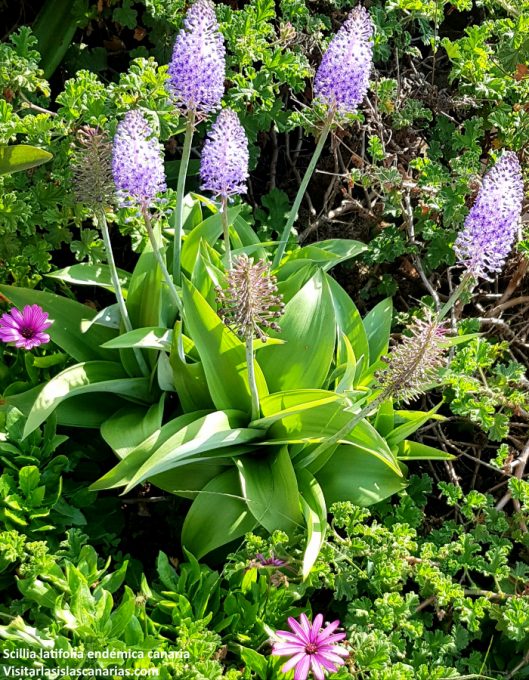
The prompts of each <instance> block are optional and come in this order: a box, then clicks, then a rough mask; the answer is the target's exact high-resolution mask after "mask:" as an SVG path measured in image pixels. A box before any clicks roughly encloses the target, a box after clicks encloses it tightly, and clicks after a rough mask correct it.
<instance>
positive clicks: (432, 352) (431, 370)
mask: <svg viewBox="0 0 529 680" xmlns="http://www.w3.org/2000/svg"><path fill="white" fill-rule="evenodd" d="M408 330H409V331H410V332H411V335H406V336H404V337H403V338H402V340H401V342H400V343H399V344H398V345H396V346H395V347H393V349H392V350H391V351H390V353H389V356H388V357H386V358H385V360H386V362H387V363H388V367H387V368H386V369H384V370H383V371H380V372H379V373H378V374H377V381H378V385H379V387H381V388H382V389H383V390H384V393H385V394H386V395H388V396H393V397H395V399H401V400H402V401H405V402H408V401H411V400H412V399H414V398H415V397H417V396H418V395H419V394H421V393H422V392H424V390H425V388H426V386H427V385H428V383H431V382H432V381H434V380H435V379H436V377H437V374H438V372H439V370H440V369H441V368H443V367H444V366H446V361H447V358H446V351H447V349H448V347H447V343H446V341H445V337H446V334H447V333H448V330H449V329H448V327H447V325H446V323H441V322H439V321H438V320H437V319H436V318H435V317H434V316H433V315H432V313H431V312H429V311H428V312H427V314H426V318H425V319H424V320H423V319H414V320H413V322H412V323H411V324H410V326H409V328H408Z"/></svg>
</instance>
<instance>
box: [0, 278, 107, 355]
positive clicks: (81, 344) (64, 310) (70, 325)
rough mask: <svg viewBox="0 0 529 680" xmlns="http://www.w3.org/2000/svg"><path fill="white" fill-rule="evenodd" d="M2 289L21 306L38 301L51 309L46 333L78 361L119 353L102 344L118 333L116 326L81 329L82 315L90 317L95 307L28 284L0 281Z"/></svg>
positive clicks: (48, 309)
mask: <svg viewBox="0 0 529 680" xmlns="http://www.w3.org/2000/svg"><path fill="white" fill-rule="evenodd" d="M0 293H1V294H2V295H4V296H5V297H6V298H7V299H8V300H9V301H10V302H12V303H13V304H14V305H15V306H16V307H18V308H19V309H21V308H22V307H24V306H25V305H33V304H37V305H40V306H41V307H42V309H43V310H44V311H45V312H48V314H49V318H50V319H53V324H52V325H51V326H50V328H49V329H48V330H47V333H49V335H50V338H51V339H52V340H53V342H54V343H55V344H56V345H58V346H59V347H60V348H61V349H63V350H64V351H65V352H66V353H67V354H69V355H70V356H71V357H73V358H74V359H75V360H76V361H91V360H92V359H109V360H112V359H114V358H115V357H116V354H115V353H114V352H111V351H110V350H107V349H102V348H101V347H100V345H102V344H103V343H104V342H106V341H107V340H110V339H111V338H113V337H115V335H116V332H115V331H114V330H112V329H110V328H104V327H103V326H93V327H92V328H90V330H89V331H87V332H86V333H83V332H82V330H81V323H82V321H83V319H88V320H91V319H93V318H94V317H95V316H96V312H95V310H93V309H91V308H90V307H87V306H86V305H82V304H80V303H79V302H75V300H70V299H68V298H64V297H61V296H59V295H55V294H53V293H46V292H44V291H40V290H30V289H29V288H17V287H15V286H5V285H0Z"/></svg>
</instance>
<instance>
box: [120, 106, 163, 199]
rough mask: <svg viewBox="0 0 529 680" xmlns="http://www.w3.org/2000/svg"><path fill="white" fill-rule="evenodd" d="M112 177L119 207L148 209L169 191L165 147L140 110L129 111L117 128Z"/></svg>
mask: <svg viewBox="0 0 529 680" xmlns="http://www.w3.org/2000/svg"><path fill="white" fill-rule="evenodd" d="M112 175H113V177H114V184H115V186H116V195H117V199H118V204H119V206H120V207H130V206H138V207H143V208H147V207H149V206H150V205H151V204H152V202H153V201H154V199H155V198H156V196H157V195H158V194H159V193H160V192H162V191H165V189H166V184H165V171H164V165H163V154H162V147H161V145H160V143H159V141H158V139H157V138H156V137H154V135H153V131H152V129H151V127H150V126H149V124H148V123H147V121H146V120H145V118H144V116H143V114H142V113H141V112H140V111H137V110H135V111H129V112H128V113H127V114H126V115H125V118H124V119H123V120H122V121H121V123H120V124H119V125H118V129H117V132H116V136H115V137H114V146H113V154H112Z"/></svg>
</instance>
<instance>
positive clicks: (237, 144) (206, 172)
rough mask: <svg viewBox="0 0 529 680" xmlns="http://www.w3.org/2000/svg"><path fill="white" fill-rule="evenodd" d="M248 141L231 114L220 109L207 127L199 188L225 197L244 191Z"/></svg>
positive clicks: (228, 110) (236, 118) (235, 117)
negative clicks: (200, 186)
mask: <svg viewBox="0 0 529 680" xmlns="http://www.w3.org/2000/svg"><path fill="white" fill-rule="evenodd" d="M248 160H249V154H248V140H247V139H246V134H245V132H244V128H243V126H242V125H241V123H240V121H239V118H238V116H237V114H236V113H235V111H232V110H231V109H223V110H222V111H221V112H220V113H219V115H218V118H217V120H216V121H215V122H214V123H213V125H212V126H211V130H210V132H209V134H208V136H207V139H206V142H205V144H204V149H203V150H202V159H201V162H200V178H201V180H202V189H206V190H207V191H211V192H212V193H213V194H215V195H216V196H221V197H222V198H227V197H228V196H233V195H234V194H244V193H245V192H246V180H247V179H248Z"/></svg>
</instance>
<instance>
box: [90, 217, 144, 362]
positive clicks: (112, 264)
mask: <svg viewBox="0 0 529 680" xmlns="http://www.w3.org/2000/svg"><path fill="white" fill-rule="evenodd" d="M96 217H97V221H98V223H99V225H100V226H101V233H102V234H103V242H104V244H105V250H106V254H107V262H108V267H109V269H110V279H111V281H112V286H113V288H114V293H115V295H116V300H117V303H118V307H119V313H120V315H121V320H122V321H123V325H124V326H125V330H126V331H127V332H130V331H131V330H132V323H131V321H130V317H129V313H128V310H127V305H126V304H125V298H124V297H123V291H122V290H121V284H120V282H119V276H118V270H117V269H116V261H115V260H114V252H113V250H112V241H111V240H110V232H109V231H108V223H107V218H106V215H105V211H104V210H103V209H102V208H101V209H99V210H98V211H97V214H96ZM132 349H133V351H134V355H135V357H136V361H137V362H138V366H139V367H140V370H141V372H142V373H143V375H146V376H147V375H149V374H150V370H149V367H148V366H147V362H146V361H145V358H144V357H143V354H142V353H141V350H140V349H139V348H138V347H133V348H132Z"/></svg>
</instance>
